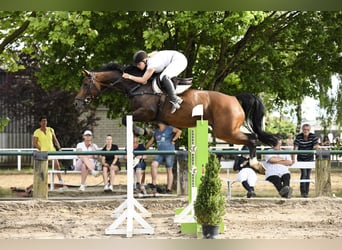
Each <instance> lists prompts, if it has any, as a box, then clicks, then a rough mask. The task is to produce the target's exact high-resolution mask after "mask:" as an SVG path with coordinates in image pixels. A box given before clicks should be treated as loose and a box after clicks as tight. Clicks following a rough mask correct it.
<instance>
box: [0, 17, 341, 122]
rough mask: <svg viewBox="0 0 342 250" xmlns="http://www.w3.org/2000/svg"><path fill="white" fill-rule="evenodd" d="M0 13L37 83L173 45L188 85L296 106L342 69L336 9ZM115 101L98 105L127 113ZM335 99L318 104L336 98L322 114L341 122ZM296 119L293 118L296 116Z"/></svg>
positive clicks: (62, 80)
mask: <svg viewBox="0 0 342 250" xmlns="http://www.w3.org/2000/svg"><path fill="white" fill-rule="evenodd" d="M0 14H1V15H0V17H4V16H6V18H5V19H3V20H5V21H6V22H3V23H1V26H2V27H1V30H6V29H12V30H18V29H19V28H20V27H23V25H24V24H23V21H21V20H27V21H28V22H29V24H28V25H27V27H26V29H25V32H21V33H20V34H21V35H20V36H19V35H18V36H17V40H16V44H17V45H18V44H21V45H22V46H20V47H21V48H22V49H21V50H23V51H25V52H26V53H30V54H31V55H32V56H34V57H35V58H37V60H39V64H40V65H39V66H40V68H41V71H40V72H39V73H38V74H37V77H38V81H39V83H40V84H41V85H42V86H43V87H44V88H50V87H54V86H59V87H60V88H64V89H66V90H73V89H77V88H78V85H79V82H80V78H81V77H82V75H81V69H82V67H86V68H90V69H96V68H99V67H100V66H101V65H102V64H104V63H106V62H109V61H112V60H117V61H119V62H120V63H123V64H127V63H130V62H131V60H132V59H131V58H132V54H133V53H134V52H135V51H136V50H138V49H146V50H149V51H150V50H160V49H177V50H181V51H183V52H184V53H185V54H186V56H187V58H188V60H189V63H188V68H187V70H186V71H185V73H184V76H193V77H194V87H195V88H203V89H211V90H217V91H220V92H224V93H228V94H231V95H235V94H237V93H240V92H250V93H254V94H261V93H265V94H270V95H271V96H273V98H274V99H273V103H276V104H279V106H281V105H284V103H286V102H290V103H291V104H295V105H298V111H300V110H299V108H300V104H301V101H302V100H303V96H310V97H314V98H317V99H318V98H319V99H320V100H323V99H324V98H325V96H326V94H325V93H327V90H328V89H330V88H331V80H330V77H331V75H332V74H337V75H339V74H340V73H341V69H342V67H341V66H342V65H341V64H342V61H341V54H340V53H341V37H342V28H341V27H340V25H339V23H340V22H339V20H341V17H342V12H341V11H331V12H321V11H315V12H307V11H286V12H283V11H266V12H263V11H239V12H234V11H146V12H135V11H134V12H133V11H132V12H127V11H111V12H108V11H106V12H89V11H76V12H65V11H49V12H14V13H12V14H11V13H8V12H1V13H0ZM10 14H11V15H12V16H11V15H10ZM15 24H16V26H15ZM15 27H17V28H15ZM12 33H13V32H12ZM7 34H9V33H7ZM2 35H3V36H6V34H5V33H3V34H2ZM13 41H14V40H13ZM23 45H24V46H23ZM7 46H8V45H7ZM13 47H15V46H14V45H13ZM20 47H19V48H20ZM16 48H18V46H17V47H16ZM0 53H1V54H2V55H3V53H5V51H4V50H3V51H1V50H0ZM6 53H7V52H6ZM13 53H14V50H13ZM5 58H7V61H10V59H9V57H8V56H7V57H5ZM12 58H15V57H12ZM12 63H13V59H12ZM8 64H11V62H9V63H8ZM339 91H340V90H339ZM122 102H124V103H125V102H126V99H125V98H124V97H122V96H118V95H115V94H113V93H111V94H106V95H103V96H102V98H101V99H100V100H99V102H98V104H100V103H103V104H105V105H107V106H108V107H109V108H110V110H111V113H110V114H109V115H110V116H113V117H114V116H119V115H122V113H125V112H127V105H120V103H122ZM329 102H330V104H328V103H329ZM339 102H341V101H340V99H339V100H336V99H334V100H328V99H327V101H324V102H323V101H322V103H321V104H322V106H323V107H327V105H330V106H331V104H332V103H337V105H336V106H337V107H338V109H337V110H332V109H328V111H329V112H336V118H337V119H338V120H337V122H341V123H342V119H341V118H340V117H341V116H342V115H341V114H342V107H341V106H342V105H341V104H340V103H339ZM126 104H127V102H126ZM327 115H331V114H330V113H329V114H328V113H327ZM297 116H298V117H297V120H298V123H300V122H301V114H300V113H297Z"/></svg>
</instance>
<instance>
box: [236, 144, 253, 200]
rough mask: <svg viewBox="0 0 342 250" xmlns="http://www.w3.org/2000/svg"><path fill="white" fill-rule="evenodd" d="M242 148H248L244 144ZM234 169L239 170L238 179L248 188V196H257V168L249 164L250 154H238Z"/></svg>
mask: <svg viewBox="0 0 342 250" xmlns="http://www.w3.org/2000/svg"><path fill="white" fill-rule="evenodd" d="M241 150H248V147H246V146H243V147H242V149H241ZM233 169H234V170H235V171H239V173H238V175H237V179H238V181H239V182H241V184H242V186H243V187H244V188H245V189H246V190H247V198H251V197H256V194H255V192H254V186H255V183H256V181H257V175H256V173H255V170H254V169H253V168H252V167H251V166H250V165H249V154H244V155H242V154H241V155H238V156H237V157H235V161H234V166H233Z"/></svg>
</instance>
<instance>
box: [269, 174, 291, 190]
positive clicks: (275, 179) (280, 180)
mask: <svg viewBox="0 0 342 250" xmlns="http://www.w3.org/2000/svg"><path fill="white" fill-rule="evenodd" d="M290 179H291V176H290V174H283V175H282V176H281V177H279V176H278V175H271V176H269V177H267V179H266V180H267V181H269V182H271V183H273V185H274V186H275V188H276V189H277V190H278V192H279V191H280V189H282V188H283V187H285V186H290Z"/></svg>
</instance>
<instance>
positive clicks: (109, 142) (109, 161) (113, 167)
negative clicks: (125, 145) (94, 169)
mask: <svg viewBox="0 0 342 250" xmlns="http://www.w3.org/2000/svg"><path fill="white" fill-rule="evenodd" d="M116 150H119V147H118V145H116V144H113V137H112V136H111V135H107V136H106V145H105V146H104V147H103V148H102V151H116ZM101 162H102V170H103V172H102V176H103V183H104V188H103V190H104V191H105V192H107V191H113V185H114V179H115V172H117V171H120V170H121V164H120V161H119V157H118V156H117V155H102V159H101ZM108 180H109V181H108Z"/></svg>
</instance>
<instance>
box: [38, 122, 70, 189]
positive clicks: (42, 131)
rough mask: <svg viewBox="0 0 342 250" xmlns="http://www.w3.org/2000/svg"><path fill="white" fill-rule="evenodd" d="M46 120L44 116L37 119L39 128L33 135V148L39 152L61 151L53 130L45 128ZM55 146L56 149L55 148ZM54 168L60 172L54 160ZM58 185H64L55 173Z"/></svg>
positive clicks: (60, 177) (57, 163) (59, 176)
mask: <svg viewBox="0 0 342 250" xmlns="http://www.w3.org/2000/svg"><path fill="white" fill-rule="evenodd" d="M47 123H48V120H47V117H46V116H41V117H40V118H39V124H40V128H37V129H36V130H35V131H34V133H33V147H35V148H37V149H38V150H39V151H56V148H57V150H60V149H61V145H60V143H59V141H58V139H57V136H56V134H55V130H54V129H53V128H51V127H48V126H47ZM54 145H56V148H55V146H54ZM54 166H55V168H56V169H57V170H60V169H61V167H60V165H59V161H58V160H57V159H55V160H54ZM57 177H58V180H59V184H64V181H63V180H62V176H61V174H60V173H57Z"/></svg>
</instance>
